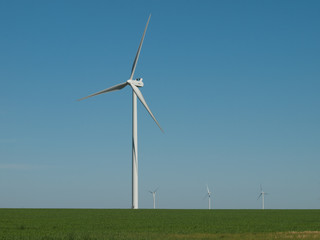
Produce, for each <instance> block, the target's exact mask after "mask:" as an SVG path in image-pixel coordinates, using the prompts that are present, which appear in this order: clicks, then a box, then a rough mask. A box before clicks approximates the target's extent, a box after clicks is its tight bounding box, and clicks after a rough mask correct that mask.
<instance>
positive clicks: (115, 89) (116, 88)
mask: <svg viewBox="0 0 320 240" xmlns="http://www.w3.org/2000/svg"><path fill="white" fill-rule="evenodd" d="M127 84H128V83H127V82H125V83H121V84H118V85H115V86H113V87H110V88H107V89H104V90H102V91H100V92H97V93H94V94H91V95H89V96H86V97H84V98H80V99H78V101H81V100H84V99H87V98H89V97H93V96H96V95H99V94H102V93H107V92H112V91H117V90H120V89H122V88H124V87H125V86H127Z"/></svg>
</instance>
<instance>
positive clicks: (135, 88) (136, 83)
mask: <svg viewBox="0 0 320 240" xmlns="http://www.w3.org/2000/svg"><path fill="white" fill-rule="evenodd" d="M150 17H151V14H150V16H149V18H148V21H147V24H146V27H145V29H144V32H143V35H142V38H141V41H140V45H139V48H138V51H137V54H136V56H135V58H134V61H133V65H132V69H131V74H130V78H129V80H127V81H126V82H124V83H120V84H118V85H115V86H113V87H110V88H107V89H104V90H102V91H100V92H97V93H94V94H91V95H89V96H87V97H84V98H81V99H79V101H80V100H83V99H86V98H89V97H93V96H96V95H99V94H102V93H107V92H112V91H117V90H120V89H122V88H124V87H126V86H127V85H129V86H130V87H131V88H132V208H133V209H138V132H137V130H138V125H137V96H138V98H139V100H140V101H141V103H142V104H143V106H144V107H145V108H146V109H147V111H148V113H149V114H150V116H151V117H152V118H153V120H154V121H155V123H156V124H157V125H158V127H159V128H160V130H161V131H162V132H163V130H162V128H161V127H160V124H159V123H158V121H157V120H156V118H155V117H154V115H153V114H152V112H151V110H150V108H149V107H148V105H147V103H146V101H145V99H144V97H143V95H142V93H141V91H140V90H139V87H143V85H144V84H143V82H142V78H137V79H136V80H133V75H134V72H135V70H136V66H137V62H138V59H139V55H140V51H141V47H142V43H143V40H144V36H145V34H146V31H147V27H148V24H149V20H150Z"/></svg>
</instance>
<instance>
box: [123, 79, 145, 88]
mask: <svg viewBox="0 0 320 240" xmlns="http://www.w3.org/2000/svg"><path fill="white" fill-rule="evenodd" d="M127 83H128V84H130V85H131V84H132V85H134V86H137V87H143V86H144V84H143V82H142V78H137V79H136V80H132V79H129V80H127Z"/></svg>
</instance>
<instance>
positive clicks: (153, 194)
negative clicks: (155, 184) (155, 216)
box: [149, 188, 159, 209]
mask: <svg viewBox="0 0 320 240" xmlns="http://www.w3.org/2000/svg"><path fill="white" fill-rule="evenodd" d="M158 189H159V188H156V190H154V191H149V193H151V194H152V197H153V209H156V194H157V191H158Z"/></svg>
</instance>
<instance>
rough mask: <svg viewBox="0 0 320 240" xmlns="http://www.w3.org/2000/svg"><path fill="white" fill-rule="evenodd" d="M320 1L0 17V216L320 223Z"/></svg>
mask: <svg viewBox="0 0 320 240" xmlns="http://www.w3.org/2000/svg"><path fill="white" fill-rule="evenodd" d="M319 12H320V2H319V1H311V0H310V1H291V0H290V1H289V0H283V1H15V0H13V1H1V2H0V31H1V33H0V84H1V85H0V99H1V101H0V208H7V207H25V208H31V207H32V208H38V207H39V208H43V207H49V208H51V207H52V208H130V206H131V90H130V89H129V88H128V87H127V88H125V89H123V90H122V91H118V92H113V93H109V94H105V95H101V96H97V97H95V98H91V99H87V100H85V101H82V102H77V101H76V99H79V98H81V97H84V96H86V95H88V94H91V93H93V92H96V91H99V90H102V89H104V88H107V87H110V86H113V85H115V84H118V83H121V82H124V81H126V80H127V79H128V78H129V76H130V71H131V66H132V62H133V59H134V56H135V54H136V51H137V48H138V45H139V41H140V38H141V35H142V33H143V29H144V27H145V24H146V21H147V18H148V15H149V13H152V17H151V20H150V24H149V28H148V31H147V34H146V37H145V41H144V45H143V48H142V52H141V55H140V59H139V63H138V66H137V69H136V74H135V77H143V78H144V83H145V86H144V87H143V88H142V89H141V90H142V92H143V94H144V97H145V99H146V100H147V102H148V104H149V106H150V108H151V110H152V111H153V113H154V114H155V116H156V118H157V120H158V121H159V122H160V124H161V126H162V127H163V128H164V130H165V134H162V132H161V131H160V130H159V129H158V127H157V126H156V124H155V123H154V122H153V120H152V119H151V117H150V116H149V115H148V113H147V112H146V111H145V109H144V108H143V106H142V105H141V104H140V103H139V105H138V117H139V123H138V125H139V126H138V127H139V129H138V132H139V207H140V208H152V204H153V203H152V195H151V194H150V193H148V190H153V189H155V188H157V187H159V191H158V199H157V201H158V207H159V208H207V201H206V200H203V198H204V196H205V194H206V184H208V185H209V187H210V189H211V191H213V202H212V206H213V208H250V209H251V208H260V207H261V202H260V201H257V197H258V195H259V190H260V189H259V185H260V184H262V185H263V188H264V191H265V192H268V193H269V195H267V196H266V201H265V207H266V208H281V209H282V208H320V174H319V169H320V161H319V160H320V112H319V109H320V94H319V92H320V44H319V42H320V28H319V26H320V14H319Z"/></svg>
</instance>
